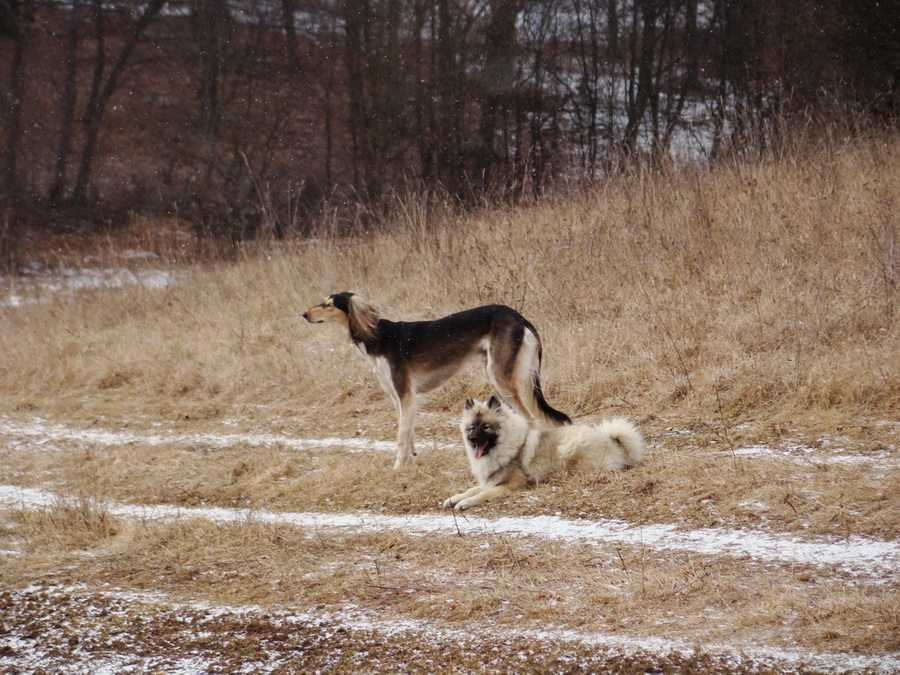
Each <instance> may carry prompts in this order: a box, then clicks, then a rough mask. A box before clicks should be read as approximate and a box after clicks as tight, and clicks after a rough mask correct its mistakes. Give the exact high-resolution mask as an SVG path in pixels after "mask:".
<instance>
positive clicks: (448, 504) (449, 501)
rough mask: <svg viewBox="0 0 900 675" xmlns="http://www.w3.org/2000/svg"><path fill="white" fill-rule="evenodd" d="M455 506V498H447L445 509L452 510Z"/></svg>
mask: <svg viewBox="0 0 900 675" xmlns="http://www.w3.org/2000/svg"><path fill="white" fill-rule="evenodd" d="M453 505H454V502H453V497H447V499H445V500H444V508H445V509H452V508H453Z"/></svg>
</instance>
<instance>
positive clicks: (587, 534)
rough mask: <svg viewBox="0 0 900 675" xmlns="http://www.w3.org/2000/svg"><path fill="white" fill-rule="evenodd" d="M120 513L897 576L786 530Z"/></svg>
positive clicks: (49, 496) (538, 520)
mask: <svg viewBox="0 0 900 675" xmlns="http://www.w3.org/2000/svg"><path fill="white" fill-rule="evenodd" d="M59 503H64V500H63V498H61V497H60V496H58V495H55V494H53V493H51V492H45V491H42V490H35V489H31V488H22V487H17V486H13V485H3V486H0V505H6V506H8V507H11V508H25V509H30V508H40V507H48V506H52V505H54V504H59ZM99 505H101V506H102V507H103V508H105V509H106V510H107V511H108V512H109V513H110V514H112V515H115V516H119V517H123V518H141V519H145V520H173V519H180V518H206V519H208V520H211V521H214V522H218V523H234V522H238V523H240V522H260V523H269V524H279V525H292V526H294V527H300V528H306V529H311V530H314V531H317V532H319V531H322V530H333V531H337V532H345V533H360V532H378V531H383V530H400V531H402V532H404V533H406V534H410V535H428V534H456V533H457V532H459V533H461V534H469V535H484V536H500V535H502V536H515V537H538V538H542V539H555V540H564V541H578V542H582V543H587V544H594V545H611V544H612V545H625V546H635V547H648V548H652V549H656V550H662V551H684V552H690V553H697V554H701V555H710V556H722V555H726V556H730V557H733V558H738V559H750V560H754V561H759V562H764V563H781V564H785V563H786V564H798V565H810V566H813V567H836V568H838V569H840V570H842V571H844V572H846V573H848V574H851V575H854V576H860V577H871V578H874V579H876V580H881V581H895V580H897V579H898V578H900V544H898V543H897V542H892V541H879V540H875V539H867V538H864V537H858V536H853V537H849V538H846V539H837V538H829V539H828V540H823V541H806V540H801V539H799V538H797V537H793V536H789V535H786V534H769V533H765V532H758V531H754V530H743V529H726V528H701V529H696V530H681V529H679V528H677V527H676V526H674V525H668V524H648V525H632V524H630V523H627V522H625V521H621V520H572V519H566V518H560V517H558V516H520V517H506V518H480V517H476V516H461V515H457V514H455V513H453V512H450V513H448V514H446V515H445V514H414V515H403V516H391V515H384V514H380V513H367V512H355V513H324V512H298V513H295V512H280V511H266V510H255V509H242V508H219V507H212V508H209V507H191V508H187V507H182V506H173V505H167V504H155V505H146V506H145V505H133V504H118V503H112V502H109V503H102V502H101V503H99Z"/></svg>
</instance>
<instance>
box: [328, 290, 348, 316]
mask: <svg viewBox="0 0 900 675" xmlns="http://www.w3.org/2000/svg"><path fill="white" fill-rule="evenodd" d="M353 295H354V294H353V293H350V292H349V291H342V292H340V293H332V294H331V295H329V296H328V299H329V300H331V304H332V305H334V306H335V307H336V308H337V309H339V310H341V311H342V312H344V313H345V314H349V313H350V298H352V297H353Z"/></svg>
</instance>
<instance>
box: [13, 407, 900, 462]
mask: <svg viewBox="0 0 900 675" xmlns="http://www.w3.org/2000/svg"><path fill="white" fill-rule="evenodd" d="M223 425H227V422H224V423H223ZM0 436H5V437H6V438H8V439H10V440H12V441H13V442H16V441H18V442H24V443H28V444H30V445H36V446H39V447H41V448H42V449H44V450H48V451H53V450H56V451H62V450H64V448H60V447H58V446H57V445H56V441H67V442H74V443H81V444H85V445H98V446H105V447H115V446H124V445H133V444H144V445H149V446H151V447H155V446H159V445H166V444H175V445H187V446H205V447H210V448H214V449H218V450H221V449H225V448H228V447H232V446H235V445H240V444H246V445H250V446H253V447H272V446H281V447H284V448H288V449H290V450H340V451H342V452H366V451H370V450H376V451H380V452H388V453H392V452H395V451H396V449H397V445H396V442H395V441H392V440H391V441H384V440H374V439H371V438H365V437H356V438H336V437H330V438H298V437H296V436H289V435H285V434H275V433H267V434H245V433H202V434H184V433H148V432H133V431H127V430H117V431H109V430H105V429H96V428H80V427H74V426H69V425H65V424H59V423H55V422H50V421H48V420H45V419H42V418H40V417H34V418H32V419H31V420H30V421H29V422H26V423H22V422H18V421H16V420H13V419H11V418H9V417H7V416H3V415H0ZM417 443H418V445H419V446H421V447H422V448H431V449H440V450H448V449H449V450H453V449H458V448H459V447H460V444H459V443H455V442H441V441H434V440H432V441H429V440H427V439H419V440H418V441H417ZM718 454H719V455H721V457H723V458H747V459H761V460H767V459H777V460H783V461H789V462H795V463H798V464H803V465H810V464H829V465H834V466H862V467H866V468H868V469H871V470H877V471H880V472H881V471H890V470H892V469H900V458H898V457H897V456H896V453H895V452H894V451H893V450H891V449H887V448H885V449H884V450H882V451H881V452H878V453H874V454H856V453H846V452H834V451H833V450H832V451H829V452H827V453H822V452H817V451H815V449H814V448H810V447H807V446H803V445H798V444H793V445H789V446H787V447H786V448H784V449H780V450H779V449H774V448H770V447H768V446H763V445H750V446H746V447H740V448H737V449H735V450H732V451H725V452H719V453H718Z"/></svg>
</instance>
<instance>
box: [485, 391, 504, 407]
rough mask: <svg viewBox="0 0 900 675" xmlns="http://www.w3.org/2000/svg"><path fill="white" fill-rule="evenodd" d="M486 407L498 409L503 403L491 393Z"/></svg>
mask: <svg viewBox="0 0 900 675" xmlns="http://www.w3.org/2000/svg"><path fill="white" fill-rule="evenodd" d="M487 404H488V408H493V409H494V410H500V408H502V407H503V404H502V403H501V402H500V399H499V398H497V397H496V396H494V395H493V394H491V397H490V398H489V399H488V402H487Z"/></svg>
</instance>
